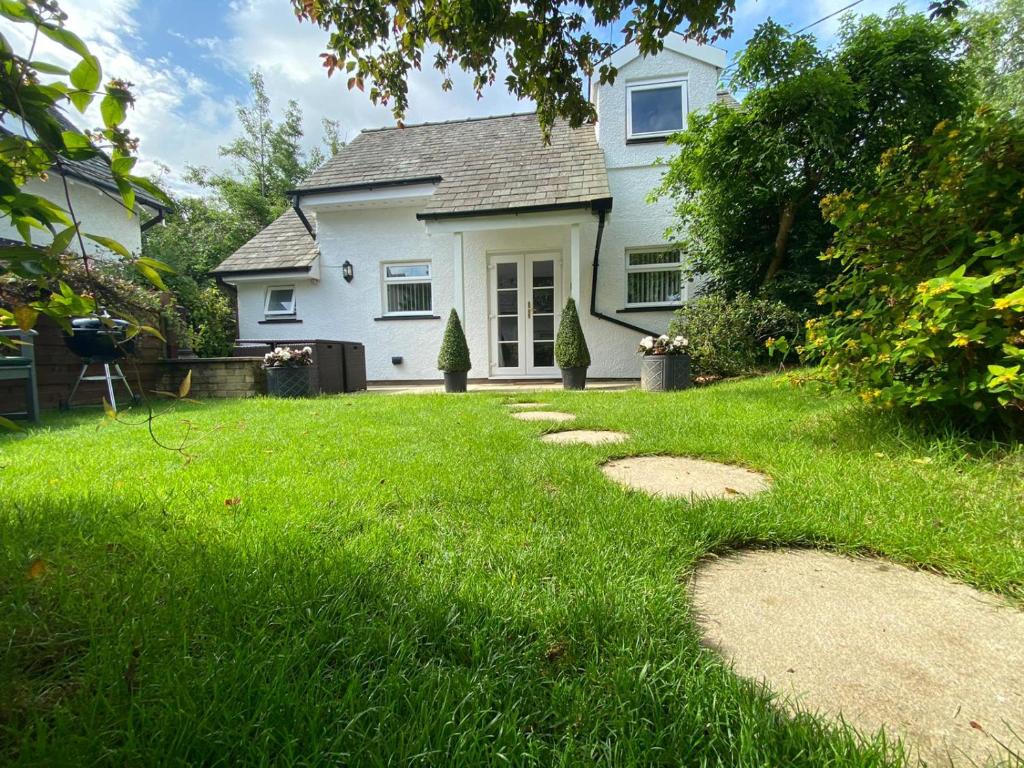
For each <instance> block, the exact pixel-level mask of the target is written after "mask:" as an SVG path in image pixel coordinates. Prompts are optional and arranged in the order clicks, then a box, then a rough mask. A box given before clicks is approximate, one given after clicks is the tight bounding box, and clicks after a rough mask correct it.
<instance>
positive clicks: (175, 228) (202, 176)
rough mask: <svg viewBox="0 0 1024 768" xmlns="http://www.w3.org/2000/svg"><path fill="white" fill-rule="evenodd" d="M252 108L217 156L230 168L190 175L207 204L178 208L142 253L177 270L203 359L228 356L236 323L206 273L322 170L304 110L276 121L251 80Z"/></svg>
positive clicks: (335, 141) (333, 126)
mask: <svg viewBox="0 0 1024 768" xmlns="http://www.w3.org/2000/svg"><path fill="white" fill-rule="evenodd" d="M249 83H250V86H251V94H250V98H249V102H248V104H244V105H242V104H240V105H239V107H238V120H239V125H240V126H241V132H240V133H239V134H238V135H237V136H236V137H235V138H234V139H232V141H230V142H229V143H228V144H226V145H224V146H222V147H221V148H220V152H221V155H222V156H224V157H227V158H230V159H231V160H232V161H233V162H232V167H231V168H230V169H229V170H227V171H223V172H220V173H211V172H210V171H208V170H207V169H205V168H191V169H189V173H188V176H187V178H189V179H191V180H193V181H194V182H196V183H198V184H199V185H200V186H202V187H203V188H205V190H206V191H207V194H206V195H204V196H194V197H182V198H179V199H178V200H176V201H175V206H174V210H173V212H172V213H171V214H170V215H169V216H168V217H167V220H166V223H165V226H163V227H154V228H152V229H150V230H148V231H147V232H146V234H145V239H144V241H143V252H144V253H146V254H147V255H150V256H153V257H154V258H159V259H161V260H162V261H164V262H166V263H167V264H170V265H171V266H173V267H174V269H175V270H176V272H177V274H175V275H173V276H170V277H168V279H167V280H168V284H169V285H170V286H171V287H172V288H173V289H174V290H175V293H176V294H177V295H178V297H179V299H180V301H181V303H182V304H183V305H184V307H185V308H186V310H187V311H188V316H189V324H190V326H191V328H192V332H193V344H194V347H195V350H196V352H197V353H199V354H200V355H201V356H216V355H222V354H230V350H231V346H232V343H233V341H234V339H235V335H236V334H235V329H234V317H233V313H232V311H231V306H230V304H229V303H228V301H227V299H226V297H225V296H224V295H223V294H222V293H221V292H220V291H219V289H218V288H217V286H216V284H215V282H214V281H213V280H212V279H211V278H210V277H209V271H210V270H211V269H213V268H214V267H216V266H217V265H218V264H219V263H220V262H221V261H223V260H224V259H225V258H226V257H227V256H229V255H230V254H232V253H234V252H235V251H236V250H238V248H240V247H241V246H242V245H243V244H244V243H245V242H246V241H248V240H249V239H250V238H252V237H253V236H254V235H255V234H256V233H257V232H259V231H260V230H261V229H262V228H263V227H265V226H266V225H267V224H269V223H270V222H272V221H273V220H274V219H275V218H277V217H278V216H279V215H280V214H281V213H282V211H284V210H285V208H286V207H287V206H288V205H289V202H288V198H287V195H286V194H285V193H286V192H287V191H288V190H290V189H293V188H294V187H295V186H296V185H297V184H298V183H299V182H300V181H302V180H303V179H304V178H306V176H308V175H309V174H310V173H311V172H312V171H313V170H314V169H315V168H316V167H317V166H318V165H320V164H321V163H322V162H323V158H324V151H323V150H321V149H320V148H319V147H317V148H315V149H313V150H312V151H310V152H308V153H307V152H306V150H305V149H303V145H302V139H303V137H304V133H303V128H302V110H301V109H300V108H299V106H298V104H297V103H296V102H294V101H290V102H289V103H288V106H287V107H286V108H285V110H284V112H283V114H282V116H281V118H280V120H279V121H278V120H276V119H275V117H274V113H273V109H272V105H271V102H270V98H269V97H268V96H267V92H266V87H265V84H264V81H263V76H262V75H261V74H260V72H259V71H254V72H252V73H251V74H250V76H249ZM324 129H325V142H326V144H327V149H328V151H331V152H334V151H336V149H337V145H339V144H340V128H339V126H338V123H337V122H336V121H324Z"/></svg>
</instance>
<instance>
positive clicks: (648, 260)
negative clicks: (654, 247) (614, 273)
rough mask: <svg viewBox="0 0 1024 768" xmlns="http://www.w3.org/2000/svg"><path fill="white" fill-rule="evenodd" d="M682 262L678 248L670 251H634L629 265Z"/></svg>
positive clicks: (640, 265)
mask: <svg viewBox="0 0 1024 768" xmlns="http://www.w3.org/2000/svg"><path fill="white" fill-rule="evenodd" d="M679 262H680V258H679V251H678V249H675V248H673V249H672V250H669V251H644V252H639V251H634V252H633V253H630V254H629V266H631V267H642V266H645V265H647V264H678V263H679Z"/></svg>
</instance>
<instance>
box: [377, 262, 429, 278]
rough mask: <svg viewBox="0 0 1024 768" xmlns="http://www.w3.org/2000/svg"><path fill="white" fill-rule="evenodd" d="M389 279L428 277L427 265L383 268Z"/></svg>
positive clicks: (396, 265) (402, 265)
mask: <svg viewBox="0 0 1024 768" xmlns="http://www.w3.org/2000/svg"><path fill="white" fill-rule="evenodd" d="M385 270H386V274H387V276H388V277H389V278H396V277H397V278H402V277H405V278H410V277H411V278H424V277H430V265H429V264H391V265H389V266H387V267H385Z"/></svg>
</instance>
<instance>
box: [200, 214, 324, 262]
mask: <svg viewBox="0 0 1024 768" xmlns="http://www.w3.org/2000/svg"><path fill="white" fill-rule="evenodd" d="M318 254H319V251H318V249H317V246H316V242H315V241H314V240H313V237H312V235H310V234H309V231H308V230H307V229H306V225H305V224H303V223H302V219H300V218H299V216H298V214H297V213H295V211H294V209H292V208H289V209H288V210H286V211H285V212H284V213H282V214H281V215H280V216H278V217H277V218H276V219H275V220H274V221H273V222H271V223H270V225H269V226H267V227H266V228H265V229H263V231H261V232H260V233H259V234H257V235H256V236H255V237H254V238H253V239H252V240H250V241H249V242H247V243H246V244H245V245H243V246H242V247H241V248H239V249H238V250H237V251H235V252H234V253H233V254H231V255H230V256H228V257H227V258H226V259H225V260H224V261H222V262H221V263H220V265H219V266H218V267H217V268H216V269H215V270H213V272H212V274H214V275H229V274H237V273H239V272H274V271H285V270H303V269H307V270H308V269H309V268H310V267H311V266H312V265H313V262H314V261H315V260H316V257H317V255H318Z"/></svg>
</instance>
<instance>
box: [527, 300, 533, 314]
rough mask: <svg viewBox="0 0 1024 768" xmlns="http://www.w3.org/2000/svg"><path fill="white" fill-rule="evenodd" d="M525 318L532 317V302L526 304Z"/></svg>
mask: <svg viewBox="0 0 1024 768" xmlns="http://www.w3.org/2000/svg"><path fill="white" fill-rule="evenodd" d="M526 316H527V317H533V302H532V301H528V302H526Z"/></svg>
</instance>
